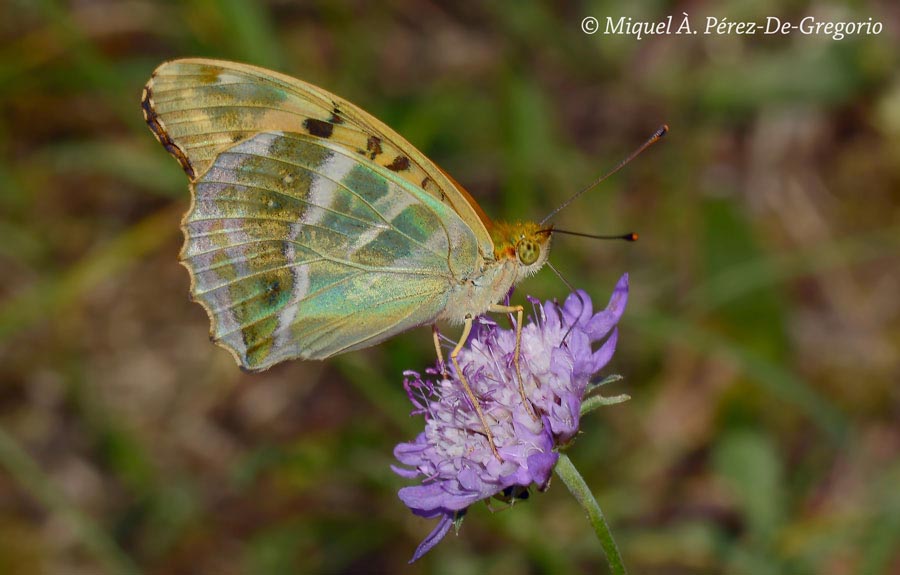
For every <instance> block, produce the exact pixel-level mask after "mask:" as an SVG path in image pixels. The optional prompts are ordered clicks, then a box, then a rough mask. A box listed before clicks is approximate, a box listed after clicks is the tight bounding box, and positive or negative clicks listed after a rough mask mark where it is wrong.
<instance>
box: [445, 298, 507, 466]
mask: <svg viewBox="0 0 900 575" xmlns="http://www.w3.org/2000/svg"><path fill="white" fill-rule="evenodd" d="M471 332H472V316H471V315H469V314H466V323H465V325H464V326H463V332H462V335H461V336H460V338H459V343H457V344H456V347H455V348H453V351H451V352H450V360H451V361H452V362H453V367H454V368H456V375H458V376H459V381H461V382H462V384H463V389H465V391H466V395H468V396H469V401H471V402H472V406H473V407H475V413H477V414H478V419H480V420H481V426H482V427H484V433H485V435H486V436H487V440H488V445H490V446H491V451H493V452H494V457H496V458H497V460H498V461H501V462H502V461H503V458H502V457H500V452H499V451H497V446H496V445H494V434H493V433H491V428H490V427H488V424H487V419H486V418H485V417H484V412H483V411H482V410H481V402H479V401H478V398H477V397H475V393H474V392H473V391H472V388H471V387H469V382H468V381H466V376H465V375H463V370H462V369H460V367H459V361H458V360H457V359H456V356H458V355H459V352H460V350H461V349H462V348H463V346H464V345H465V344H466V340H468V339H469V334H470V333H471Z"/></svg>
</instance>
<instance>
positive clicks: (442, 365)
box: [431, 324, 447, 379]
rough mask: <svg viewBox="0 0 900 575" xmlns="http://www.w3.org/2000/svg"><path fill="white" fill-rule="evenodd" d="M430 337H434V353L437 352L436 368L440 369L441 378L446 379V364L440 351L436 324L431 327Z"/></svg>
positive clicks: (439, 336)
mask: <svg viewBox="0 0 900 575" xmlns="http://www.w3.org/2000/svg"><path fill="white" fill-rule="evenodd" d="M431 335H432V337H434V351H435V352H437V359H438V367H440V368H441V376H442V377H443V378H444V379H447V364H446V363H444V352H443V351H441V332H440V331H438V326H437V324H434V325H432V326H431Z"/></svg>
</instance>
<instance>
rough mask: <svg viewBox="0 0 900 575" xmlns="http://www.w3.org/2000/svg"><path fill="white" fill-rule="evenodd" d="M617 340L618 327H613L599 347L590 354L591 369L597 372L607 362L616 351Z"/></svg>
mask: <svg viewBox="0 0 900 575" xmlns="http://www.w3.org/2000/svg"><path fill="white" fill-rule="evenodd" d="M618 340H619V328H614V329H613V330H612V333H611V334H609V337H608V338H606V341H605V342H603V345H601V346H600V349H598V350H597V351H595V352H594V353H593V355H592V356H591V368H592V369H591V371H593V372H598V371H600V370H601V369H603V367H604V366H605V365H606V364H607V363H609V360H611V359H612V356H613V353H615V351H616V342H617V341H618Z"/></svg>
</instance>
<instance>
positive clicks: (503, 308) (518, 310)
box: [488, 304, 538, 421]
mask: <svg viewBox="0 0 900 575" xmlns="http://www.w3.org/2000/svg"><path fill="white" fill-rule="evenodd" d="M488 311H490V312H493V313H513V312H515V314H516V350H515V352H514V353H513V362H514V363H515V366H516V379H517V380H518V382H519V397H521V398H522V405H524V406H525V411H527V412H528V415H530V416H531V418H532V419H533V420H535V421H537V420H538V416H537V414H536V413H535V412H534V408H533V407H532V406H531V402H530V401H528V397H527V396H526V395H525V381H524V380H523V379H522V371H521V370H520V369H519V352H520V350H521V348H522V318H523V315H524V313H525V308H524V307H522V306H520V305H499V304H494V305H492V306H491V307H490V308H488Z"/></svg>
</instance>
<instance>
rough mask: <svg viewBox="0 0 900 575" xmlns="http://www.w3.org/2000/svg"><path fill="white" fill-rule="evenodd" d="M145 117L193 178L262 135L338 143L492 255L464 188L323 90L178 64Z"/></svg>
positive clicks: (161, 78)
mask: <svg viewBox="0 0 900 575" xmlns="http://www.w3.org/2000/svg"><path fill="white" fill-rule="evenodd" d="M144 113H145V116H146V119H147V122H148V124H150V127H151V129H153V131H154V133H155V134H156V136H157V138H159V139H160V141H161V142H162V143H163V145H165V146H166V147H167V149H169V151H170V152H171V153H172V154H173V155H174V156H175V157H176V158H178V160H179V161H180V162H181V164H182V166H183V167H184V169H185V171H186V172H187V173H188V175H189V176H191V178H192V179H196V178H198V177H200V176H201V175H202V174H203V173H204V172H205V171H206V170H207V169H209V167H210V166H211V165H212V163H213V162H214V161H215V159H216V157H217V155H218V154H219V153H221V152H222V151H223V150H224V149H227V148H228V147H230V146H232V145H234V144H235V143H238V142H240V141H242V140H244V139H247V138H249V137H252V136H254V135H255V134H257V133H260V132H267V131H285V132H293V133H303V134H307V135H309V136H311V137H314V138H319V139H322V140H328V141H329V142H333V143H335V144H337V145H339V146H342V147H344V148H345V149H346V150H348V151H349V152H351V153H353V154H355V155H357V156H359V159H360V161H362V162H371V163H374V164H377V165H380V166H382V167H384V168H386V169H388V170H390V171H392V172H394V173H396V174H397V175H398V176H399V177H400V178H402V179H404V180H406V181H407V182H408V183H410V184H411V185H413V186H415V187H417V188H420V189H422V190H424V191H425V192H426V193H428V194H429V195H431V196H432V197H434V198H436V199H438V200H439V201H441V202H443V203H445V204H446V205H448V206H449V207H450V208H451V209H452V210H453V211H455V212H456V213H457V214H458V215H459V217H460V218H461V219H462V220H463V221H464V222H465V223H466V224H467V225H468V226H469V228H470V229H471V230H472V233H473V234H474V235H475V237H476V238H477V241H478V245H479V249H480V250H481V252H482V253H483V254H490V253H492V250H493V243H492V241H491V238H490V235H489V233H488V231H487V228H486V225H489V224H488V219H487V217H486V216H485V215H484V213H483V212H482V211H481V210H480V208H478V207H477V204H475V203H474V201H472V200H471V198H469V197H468V195H467V194H466V192H465V191H464V190H463V189H462V188H461V187H458V186H457V185H456V184H455V183H454V182H452V181H451V180H450V179H449V178H448V177H447V176H446V175H445V174H444V173H443V171H442V170H441V169H440V168H438V167H437V166H436V165H435V164H434V163H433V162H431V161H430V160H428V158H426V157H425V155H424V154H422V153H421V152H419V151H418V150H416V149H415V148H414V147H413V146H412V145H411V144H409V142H407V141H406V140H405V139H403V138H402V137H401V136H399V135H398V134H397V133H396V132H394V131H393V130H391V129H390V128H389V127H388V126H386V125H385V124H383V123H382V122H380V121H379V120H377V119H376V118H374V117H373V116H371V115H369V114H368V113H366V112H365V111H363V110H362V109H360V108H358V107H357V106H355V105H353V104H351V103H349V102H347V101H345V100H343V99H341V98H339V97H337V96H335V95H333V94H331V93H329V92H327V91H325V90H322V89H321V88H318V87H316V86H313V85H311V84H307V83H305V82H301V81H300V80H296V79H294V78H291V77H289V76H285V75H282V74H278V73H276V72H271V71H269V70H264V69H262V68H256V67H254V66H248V65H245V64H237V63H233V62H223V61H219V60H203V59H186V60H175V61H172V62H167V63H165V64H163V65H161V66H160V67H159V68H157V70H156V71H155V72H154V74H153V77H152V79H151V81H150V82H149V83H148V85H147V87H146V90H145V93H144Z"/></svg>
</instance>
